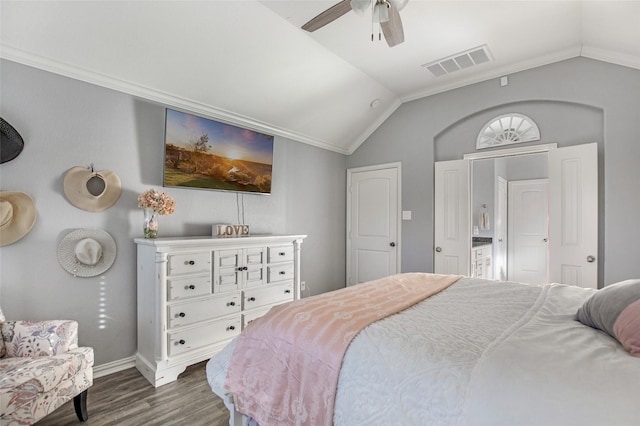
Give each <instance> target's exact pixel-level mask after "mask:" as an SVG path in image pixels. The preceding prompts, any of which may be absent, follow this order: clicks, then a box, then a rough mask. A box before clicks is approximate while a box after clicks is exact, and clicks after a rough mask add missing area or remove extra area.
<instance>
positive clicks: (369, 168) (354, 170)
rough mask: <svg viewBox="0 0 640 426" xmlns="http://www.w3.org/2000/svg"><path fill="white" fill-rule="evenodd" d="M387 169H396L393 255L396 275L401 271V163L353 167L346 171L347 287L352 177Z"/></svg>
mask: <svg viewBox="0 0 640 426" xmlns="http://www.w3.org/2000/svg"><path fill="white" fill-rule="evenodd" d="M387 169H396V172H397V177H398V179H397V209H398V211H397V215H396V218H397V219H396V222H397V223H396V224H395V229H396V241H394V242H395V249H396V250H395V253H396V273H400V272H401V271H402V163H400V162H394V163H385V164H378V165H373V166H364V167H355V168H351V169H347V235H346V240H347V247H346V256H347V262H346V263H347V265H346V266H347V268H346V271H345V272H346V277H345V283H346V285H347V286H348V285H349V276H350V273H351V266H352V265H351V249H352V247H351V246H352V244H351V214H352V212H351V202H352V199H351V190H350V188H351V180H352V175H353V174H354V173H359V172H371V171H376V170H387Z"/></svg>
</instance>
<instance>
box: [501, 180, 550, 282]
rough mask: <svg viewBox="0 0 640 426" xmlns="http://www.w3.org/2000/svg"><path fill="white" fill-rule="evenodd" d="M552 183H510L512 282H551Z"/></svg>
mask: <svg viewBox="0 0 640 426" xmlns="http://www.w3.org/2000/svg"><path fill="white" fill-rule="evenodd" d="M548 188H549V183H548V180H547V179H535V180H519V181H510V182H509V184H508V206H509V208H508V211H509V212H508V218H509V225H508V235H509V237H508V240H509V243H508V245H509V249H508V253H509V256H508V259H509V260H508V267H507V268H508V274H507V276H508V277H509V280H510V281H517V282H521V283H529V284H546V283H547V282H548V273H547V260H548V241H549V227H548V216H549V202H548V200H549V195H548Z"/></svg>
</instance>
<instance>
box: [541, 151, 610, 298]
mask: <svg viewBox="0 0 640 426" xmlns="http://www.w3.org/2000/svg"><path fill="white" fill-rule="evenodd" d="M549 183H550V185H549V231H550V232H549V235H550V239H549V258H550V259H551V262H550V265H549V267H550V269H549V276H550V281H551V282H560V283H563V284H570V285H577V286H580V287H586V288H598V259H597V254H598V145H597V144H596V143H591V144H583V145H574V146H570V147H566V148H558V149H554V150H551V151H549Z"/></svg>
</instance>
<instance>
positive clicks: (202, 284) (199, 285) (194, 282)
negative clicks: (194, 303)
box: [167, 275, 211, 300]
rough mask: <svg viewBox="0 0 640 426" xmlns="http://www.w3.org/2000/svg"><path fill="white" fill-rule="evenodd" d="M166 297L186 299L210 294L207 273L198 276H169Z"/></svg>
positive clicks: (209, 282)
mask: <svg viewBox="0 0 640 426" xmlns="http://www.w3.org/2000/svg"><path fill="white" fill-rule="evenodd" d="M167 287H168V291H167V299H168V300H176V299H187V298H189V297H196V296H206V295H207V294H211V278H210V277H209V275H202V276H199V277H185V278H170V279H168V280H167Z"/></svg>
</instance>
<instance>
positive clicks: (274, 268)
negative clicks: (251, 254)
mask: <svg viewBox="0 0 640 426" xmlns="http://www.w3.org/2000/svg"><path fill="white" fill-rule="evenodd" d="M292 279H293V264H292V263H285V264H283V265H270V266H269V267H268V268H267V280H268V282H270V283H273V282H278V281H285V280H292Z"/></svg>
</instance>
